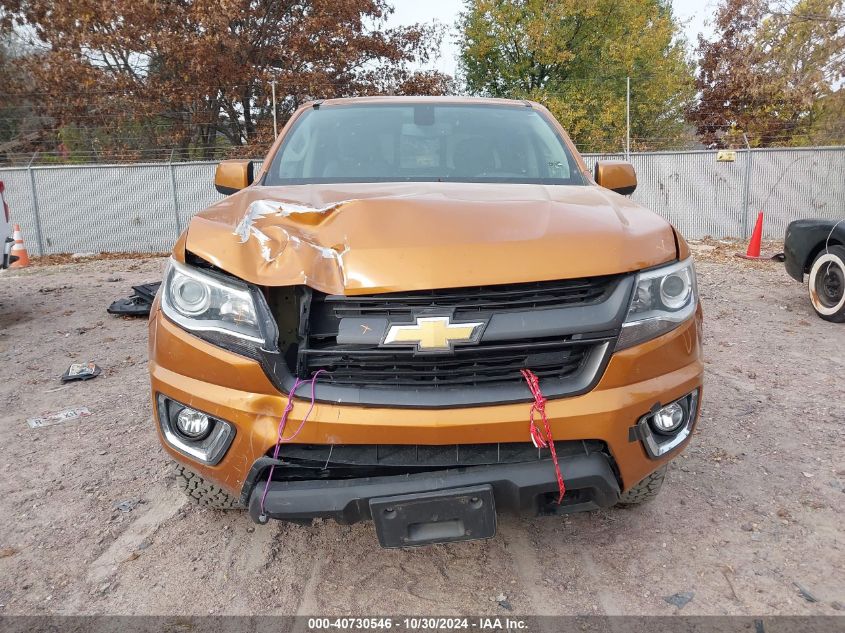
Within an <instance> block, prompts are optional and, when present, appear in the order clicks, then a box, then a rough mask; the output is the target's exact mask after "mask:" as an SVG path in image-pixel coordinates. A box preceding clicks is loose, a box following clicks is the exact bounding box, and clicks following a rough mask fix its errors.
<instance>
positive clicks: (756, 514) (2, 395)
mask: <svg viewBox="0 0 845 633" xmlns="http://www.w3.org/2000/svg"><path fill="white" fill-rule="evenodd" d="M731 250H732V249H731V247H725V246H724V245H721V246H720V245H718V244H717V245H716V246H715V247H714V246H713V245H706V244H705V245H699V246H697V247H696V252H697V253H698V255H699V257H700V263H699V265H698V270H699V279H700V292H701V296H702V300H703V302H704V307H705V313H706V333H705V334H706V338H705V353H706V367H707V378H706V386H705V397H704V406H703V411H702V419H701V423H700V424H699V426H698V431H697V433H696V436H695V438H694V440H693V442H692V444H691V446H690V448H689V450H687V452H686V453H685V454H684V455H683V457H681V458H679V459H677V460H675V461H674V462H673V463H672V465H671V467H670V470H669V474H668V478H667V481H666V485H665V487H664V490H663V493H662V494H661V496H660V497H659V498H658V499H657V500H656V501H654V502H653V503H651V504H649V505H646V506H642V507H640V508H637V509H633V510H611V511H602V512H594V513H588V514H580V515H572V516H568V517H557V518H555V517H544V518H537V519H529V518H512V517H507V516H504V517H500V525H499V534H498V536H496V538H494V539H491V540H489V541H483V542H469V543H461V544H455V545H448V546H434V547H427V548H422V549H417V550H409V551H401V550H400V551H397V550H391V551H386V550H381V549H379V548H378V544H377V541H376V538H375V535H374V532H373V528H372V526H371V525H370V524H366V523H365V524H359V525H355V526H352V527H343V526H339V525H336V524H335V523H333V522H317V523H315V524H314V525H312V526H311V527H299V526H293V525H286V524H281V523H271V524H270V525H267V526H256V525H253V523H252V522H251V521H250V520H249V518H248V517H247V516H246V515H245V514H242V513H224V512H217V511H210V510H205V509H201V508H199V507H195V506H193V505H191V504H190V503H188V502H187V500H186V499H185V498H184V497H182V495H181V494H180V493H179V491H178V490H177V489H176V487H175V482H174V480H173V478H172V465H171V463H170V462H169V460H168V459H167V458H166V457H165V454H164V452H163V451H162V450H161V448H160V447H159V445H158V440H157V439H156V437H155V433H154V428H153V423H152V420H151V414H150V403H149V395H148V380H147V373H146V356H147V351H146V340H147V329H146V323H145V322H144V321H143V320H131V319H122V318H116V317H112V316H109V315H107V314H106V312H105V308H106V306H107V305H108V303H110V302H111V301H112V300H113V299H116V298H118V297H121V296H125V295H127V294H128V290H129V286H130V285H131V284H133V283H142V282H146V281H152V280H156V279H158V278H159V277H160V274H161V270H162V268H163V265H164V260H163V259H146V260H144V259H132V260H128V259H127V260H101V261H88V262H83V263H67V264H60V265H51V266H39V267H32V268H29V269H25V270H20V271H11V272H10V271H6V272H3V273H0V366H2V368H3V374H4V378H3V379H2V380H0V446H2V453H3V458H2V461H0V614H6V615H11V614H45V613H52V614H81V613H85V614H93V613H96V614H148V613H156V614H191V613H193V614H207V613H214V614H221V613H226V614H270V613H272V614H335V615H356V614H357V615H373V614H385V613H387V614H426V615H430V614H444V615H448V614H478V615H483V614H494V615H502V616H504V615H508V614H509V613H510V611H509V610H512V612H513V613H514V614H535V615H540V614H657V615H660V614H673V613H678V612H679V608H678V607H677V606H672V605H671V604H669V603H668V602H667V601H666V598H667V597H669V596H671V595H673V594H677V593H685V592H690V593H691V594H692V600H691V601H689V602H688V603H687V604H686V605H685V606H683V607H682V611H681V612H682V613H683V614H685V615H695V614H754V615H772V614H799V615H805V614H838V613H841V609H843V608H845V606H843V603H845V550H843V547H845V538H843V518H842V517H843V516H845V514H844V513H843V510H845V494H843V493H845V450H843V449H845V441H843V420H845V380H843V373H845V326H842V325H835V324H831V323H827V322H824V321H821V320H820V319H818V318H817V317H816V316H815V315H814V314H813V312H812V310H811V308H810V305H809V302H808V300H807V296H806V289H805V288H802V287H801V285H799V284H798V283H796V282H794V281H792V280H791V279H790V278H789V277H787V275H786V274H785V272H784V271H783V267H782V265H781V264H778V263H774V262H763V263H755V262H746V261H743V260H739V259H736V258H733V257H732V256H730V251H731ZM88 360H94V361H96V362H97V363H98V364H99V365H100V366H101V367H102V369H103V373H102V375H101V376H99V377H98V378H96V379H94V380H91V381H88V382H84V383H76V384H68V385H66V386H62V385H61V384H60V382H59V376H60V375H61V374H62V372H63V371H64V370H65V369H67V367H68V365H69V364H70V363H71V362H74V361H88ZM72 407H87V408H88V409H89V410H90V412H91V415H90V416H89V417H85V418H81V419H77V420H73V421H67V422H64V423H62V424H58V425H55V426H49V427H44V428H36V429H32V428H30V427H29V426H28V425H27V422H26V420H27V418H31V417H34V416H38V415H40V414H43V413H45V412H53V411H58V410H62V409H69V408H72ZM124 501H127V502H128V503H127V504H124V506H123V507H122V509H119V508H118V507H117V506H118V504H120V503H121V502H124ZM136 502H137V504H136ZM135 504H136V505H135ZM127 509H128V510H129V511H123V510H127ZM802 592H803V594H804V595H803V596H802ZM813 600H816V601H815V602H814V601H813Z"/></svg>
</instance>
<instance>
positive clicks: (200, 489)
mask: <svg viewBox="0 0 845 633" xmlns="http://www.w3.org/2000/svg"><path fill="white" fill-rule="evenodd" d="M176 484H177V485H178V486H179V488H180V489H181V490H182V492H184V493H185V494H186V495H187V496H188V497H190V498H191V501H193V502H194V503H198V504H199V505H201V506H205V507H206V508H213V509H215V510H242V509H243V506H242V505H241V504H240V503H238V500H237V499H236V498H235V497H233V496H232V495H230V494H229V493H228V492H226V491H225V490H223V489H222V488H221V487H220V486H215V485H214V484H212V483H209V482H207V481H206V480H205V479H203V478H202V477H201V476H200V475H198V474H196V473H194V472H191V471H190V470H188V469H187V468H185V467H184V466H183V465H182V464H177V465H176Z"/></svg>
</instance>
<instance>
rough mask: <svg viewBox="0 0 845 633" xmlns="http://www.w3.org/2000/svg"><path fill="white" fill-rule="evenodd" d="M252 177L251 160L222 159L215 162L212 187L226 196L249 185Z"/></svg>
mask: <svg viewBox="0 0 845 633" xmlns="http://www.w3.org/2000/svg"><path fill="white" fill-rule="evenodd" d="M252 178H253V164H252V161H251V160H224V161H221V162H219V163H218V164H217V171H216V172H214V188H215V189H217V191H219V192H220V193H222V194H223V195H224V196H228V195H230V194H233V193H235V192H237V191H240V190H241V189H243V188H244V187H248V186H249V185H251V184H252Z"/></svg>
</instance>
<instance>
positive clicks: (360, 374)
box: [309, 345, 591, 387]
mask: <svg viewBox="0 0 845 633" xmlns="http://www.w3.org/2000/svg"><path fill="white" fill-rule="evenodd" d="M544 349H545V348H544ZM590 349H591V348H590V347H588V346H578V347H563V348H562V351H560V352H559V353H557V354H554V353H549V352H546V351H544V352H543V353H542V354H543V355H542V356H539V355H532V349H531V347H530V345H527V351H525V352H523V353H521V354H513V353H511V354H508V355H506V356H498V355H497V356H486V355H484V348H483V347H481V348H475V351H476V354H478V356H479V357H478V358H475V359H466V358H454V357H449V356H439V357H437V358H432V357H425V356H413V355H411V354H407V355H405V356H402V355H398V354H395V353H394V355H393V356H391V357H388V358H385V359H379V360H374V359H362V358H358V357H356V356H355V354H354V352H353V353H349V354H342V355H336V356H332V357H328V358H321V357H318V358H316V359H311V360H310V361H309V367H310V368H311V370H313V371H316V370H317V369H325V370H326V371H327V372H328V375H327V376H326V377H325V381H326V382H329V383H333V384H338V385H341V384H342V385H360V384H362V380H366V384H367V385H370V386H374V385H380V386H383V385H394V386H397V387H407V386H414V387H419V386H422V387H426V386H428V387H443V386H460V385H474V384H486V383H491V382H501V381H508V380H511V379H514V378H521V376H520V369H523V368H525V367H529V366H530V367H531V369H532V371H534V373H535V374H537V376H539V377H541V378H542V377H546V376H554V377H566V376H568V375H571V374H573V373H574V372H576V371H577V370H578V369H579V368H580V367H581V365H582V364H583V362H584V360H585V359H586V357H587V355H588V353H589V351H590ZM532 358H533V359H534V360H532Z"/></svg>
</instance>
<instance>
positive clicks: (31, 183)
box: [26, 152, 44, 257]
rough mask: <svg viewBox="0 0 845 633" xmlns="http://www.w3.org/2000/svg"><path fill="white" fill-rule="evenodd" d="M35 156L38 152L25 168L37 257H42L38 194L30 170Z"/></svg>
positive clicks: (42, 243)
mask: <svg viewBox="0 0 845 633" xmlns="http://www.w3.org/2000/svg"><path fill="white" fill-rule="evenodd" d="M36 156H38V152H35V153H34V154H33V155H32V158H30V159H29V164H28V165H27V166H26V168H27V170H28V171H29V186H30V189H31V190H32V212H33V215H34V216H35V237H36V239H37V240H38V256H39V257H43V256H44V237H43V236H42V234H41V213H40V211H39V210H38V193H37V192H36V191H35V172H34V171H33V169H32V162H33V161H34V160H35V157H36Z"/></svg>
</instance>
